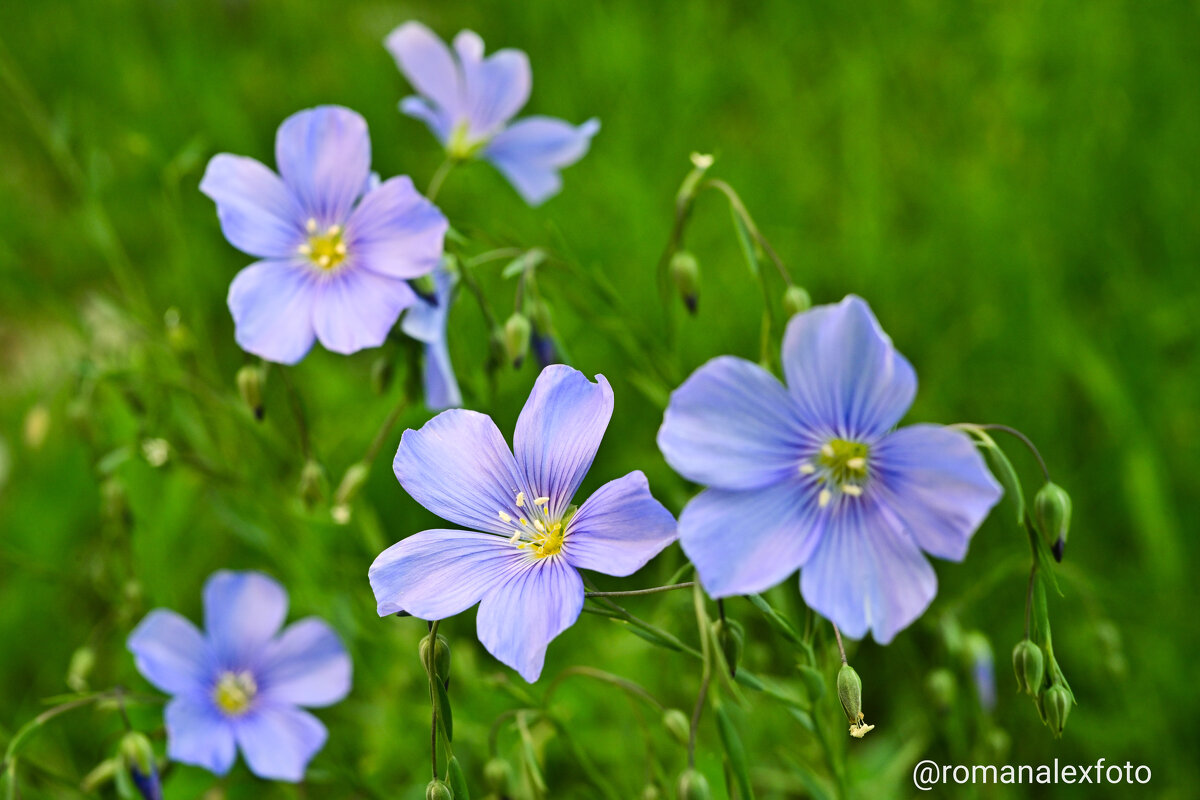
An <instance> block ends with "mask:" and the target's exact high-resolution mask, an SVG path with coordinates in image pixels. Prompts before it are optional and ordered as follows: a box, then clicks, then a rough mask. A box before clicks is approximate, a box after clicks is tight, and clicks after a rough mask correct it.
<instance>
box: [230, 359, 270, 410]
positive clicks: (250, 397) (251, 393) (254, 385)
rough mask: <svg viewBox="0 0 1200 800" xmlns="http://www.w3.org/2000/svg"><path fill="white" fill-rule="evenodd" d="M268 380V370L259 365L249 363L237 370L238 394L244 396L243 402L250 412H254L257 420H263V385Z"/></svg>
mask: <svg viewBox="0 0 1200 800" xmlns="http://www.w3.org/2000/svg"><path fill="white" fill-rule="evenodd" d="M266 381H267V375H266V372H265V371H264V370H263V368H262V367H261V366H259V365H256V364H247V365H246V366H244V367H242V368H241V369H239V370H238V371H237V389H238V394H240V395H241V396H242V402H243V403H245V404H246V407H247V408H249V409H250V413H252V414H254V418H255V419H257V420H261V419H262V418H263V414H264V413H265V408H264V407H263V386H264V385H265V384H266Z"/></svg>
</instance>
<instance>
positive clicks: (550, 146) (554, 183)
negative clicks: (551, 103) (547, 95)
mask: <svg viewBox="0 0 1200 800" xmlns="http://www.w3.org/2000/svg"><path fill="white" fill-rule="evenodd" d="M599 130H600V122H599V121H598V120H594V119H591V120H588V121H587V122H585V123H583V124H582V125H580V126H578V127H576V126H574V125H571V124H570V123H568V122H564V121H563V120H560V119H552V118H550V117H527V118H526V119H523V120H520V121H519V122H516V123H514V124H513V125H512V126H511V127H509V128H507V129H506V130H503V131H501V132H500V133H497V134H496V135H495V137H493V138H492V140H491V141H490V142H489V143H488V145H487V147H486V148H485V149H484V151H483V157H484V158H486V159H487V160H488V161H490V162H492V164H494V165H495V167H496V169H498V170H500V172H502V173H503V174H504V177H506V178H508V181H509V183H511V184H512V185H513V188H515V189H516V190H517V192H519V193H520V195H521V197H523V198H524V199H525V202H526V203H529V205H531V206H536V205H539V204H540V203H542V202H544V201H545V200H547V199H549V198H550V197H553V196H554V195H556V194H558V191H559V189H561V188H562V178H561V176H559V174H558V173H559V170H561V169H564V168H566V167H569V166H571V165H572V164H574V163H575V162H576V161H578V160H579V159H581V158H583V156H584V154H586V153H587V151H588V147H590V146H591V142H592V137H593V136H595V135H596V132H597V131H599Z"/></svg>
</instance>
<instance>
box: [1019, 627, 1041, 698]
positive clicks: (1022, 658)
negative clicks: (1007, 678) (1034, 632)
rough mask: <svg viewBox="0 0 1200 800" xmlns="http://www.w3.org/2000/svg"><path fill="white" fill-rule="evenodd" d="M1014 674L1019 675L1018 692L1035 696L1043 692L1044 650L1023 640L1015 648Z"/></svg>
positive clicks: (1027, 640)
mask: <svg viewBox="0 0 1200 800" xmlns="http://www.w3.org/2000/svg"><path fill="white" fill-rule="evenodd" d="M1013 672H1015V673H1016V675H1017V691H1018V692H1024V693H1025V694H1027V695H1030V696H1034V695H1037V694H1038V693H1039V692H1041V691H1042V678H1043V676H1044V675H1045V660H1044V659H1043V657H1042V648H1040V647H1038V646H1037V645H1036V644H1034V643H1033V642H1031V641H1030V640H1029V639H1022V640H1021V641H1019V642H1017V646H1016V647H1014V648H1013Z"/></svg>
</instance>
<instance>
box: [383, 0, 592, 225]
mask: <svg viewBox="0 0 1200 800" xmlns="http://www.w3.org/2000/svg"><path fill="white" fill-rule="evenodd" d="M385 45H386V47H387V49H388V51H389V52H390V53H391V54H392V57H393V58H395V59H396V64H397V65H398V66H399V67H400V71H401V72H403V73H404V76H405V77H406V78H408V81H409V83H411V84H412V85H413V88H415V89H416V90H417V91H418V92H419V93H420V95H419V96H411V97H406V98H404V99H403V100H402V101H401V102H400V110H401V111H403V112H404V113H405V114H408V115H409V116H411V117H415V118H417V119H419V120H422V121H423V122H424V123H425V124H426V125H428V126H429V129H430V130H431V131H433V134H434V135H435V136H437V138H438V141H440V142H441V143H442V145H443V146H444V147H445V148H446V153H447V155H449V156H450V157H451V158H454V159H458V160H464V159H471V158H483V159H485V160H487V161H490V162H491V163H492V164H493V165H494V166H495V167H496V169H498V170H500V172H502V173H503V174H504V176H505V177H506V178H508V180H509V182H510V183H512V185H513V187H514V188H515V189H516V190H517V191H518V192H520V194H521V196H522V197H523V198H525V202H527V203H529V204H530V205H538V204H539V203H541V202H543V201H544V200H546V199H548V198H550V197H552V196H553V195H555V194H557V193H558V190H559V189H560V188H562V178H561V177H560V176H559V174H558V173H559V170H561V169H563V168H565V167H569V166H571V165H572V164H574V163H575V162H576V161H578V160H579V159H581V158H583V156H584V154H586V153H587V151H588V147H589V146H590V145H591V141H592V137H593V136H595V135H596V131H598V130H600V123H599V121H597V120H595V119H590V120H588V121H587V122H585V123H583V124H582V125H579V126H575V125H571V124H570V123H568V122H564V121H563V120H560V119H554V118H552V117H540V116H534V117H526V118H525V119H522V120H520V121H518V122H515V123H513V124H512V125H509V121H510V120H511V119H512V118H513V116H515V115H516V113H517V112H518V111H520V110H521V108H522V106H524V105H525V103H526V102H527V101H528V100H529V91H530V88H531V86H532V83H533V77H532V75H531V74H530V70H529V58H528V57H527V56H526V55H525V54H524V53H523V52H521V51H520V50H510V49H505V50H500V51H498V52H496V53H493V54H492V55H491V56H489V57H487V58H484V55H483V53H484V49H483V40H482V39H480V38H479V36H478V35H476V34H475V33H473V32H472V31H461V32H460V33H459V34H458V35H457V36H455V37H454V49H453V51H451V49H450V48H449V47H447V46H446V45H445V43H444V42H442V40H441V39H439V38H438V37H437V35H436V34H434V33H433V32H432V31H431V30H429V29H428V28H426V27H425V26H424V25H421V24H420V23H418V22H408V23H405V24H404V25H401V26H400V27H399V28H396V30H394V31H392V32H391V34H389V35H388V37H387V40H386V42H385Z"/></svg>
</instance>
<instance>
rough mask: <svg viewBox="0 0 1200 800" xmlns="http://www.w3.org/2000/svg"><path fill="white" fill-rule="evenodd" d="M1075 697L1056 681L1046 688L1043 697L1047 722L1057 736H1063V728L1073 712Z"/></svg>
mask: <svg viewBox="0 0 1200 800" xmlns="http://www.w3.org/2000/svg"><path fill="white" fill-rule="evenodd" d="M1074 702H1075V698H1073V697H1072V696H1071V692H1070V691H1069V690H1068V689H1067V688H1066V687H1065V686H1063V685H1062V684H1061V683H1056V684H1054V685H1053V686H1051V687H1050V688H1049V689H1047V690H1046V694H1045V695H1044V696H1043V697H1042V707H1043V709H1044V710H1045V713H1046V724H1047V725H1049V726H1050V730H1052V731H1054V735H1055V736H1062V732H1063V728H1065V727H1066V726H1067V716H1068V715H1069V714H1070V713H1071V704H1072V703H1074Z"/></svg>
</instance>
